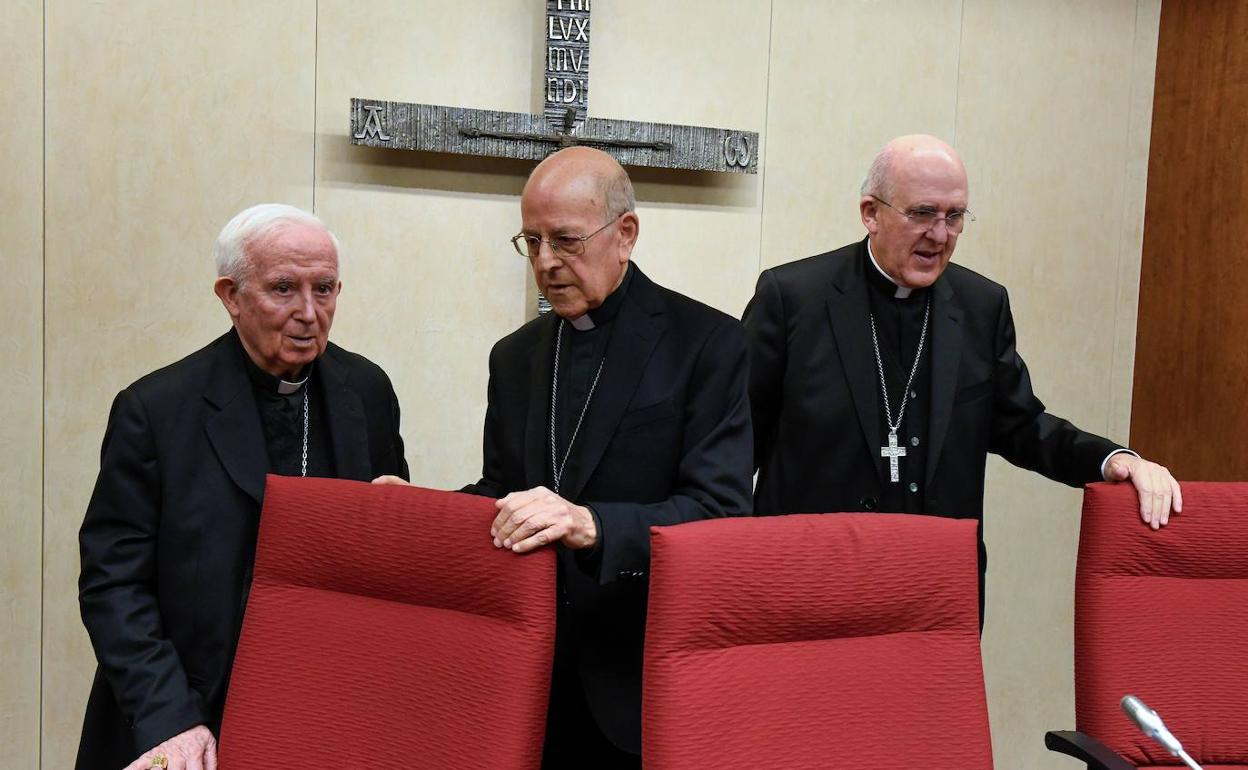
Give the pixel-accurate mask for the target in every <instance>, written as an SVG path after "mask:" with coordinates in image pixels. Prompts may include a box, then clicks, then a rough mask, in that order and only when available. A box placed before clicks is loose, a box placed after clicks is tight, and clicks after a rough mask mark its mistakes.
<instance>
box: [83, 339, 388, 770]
mask: <svg viewBox="0 0 1248 770" xmlns="http://www.w3.org/2000/svg"><path fill="white" fill-rule="evenodd" d="M244 355H246V354H245V353H244V352H243V349H242V345H241V343H240V342H239V340H238V337H237V335H236V334H235V332H234V331H233V330H231V331H229V332H227V333H226V334H225V335H223V336H222V337H220V338H218V339H217V340H215V341H214V342H212V343H211V344H209V345H208V346H207V347H205V348H203V349H202V350H200V351H198V352H196V353H193V354H191V355H190V356H188V357H187V358H184V359H183V360H181V361H179V362H177V363H175V364H173V365H171V366H168V367H165V368H164V369H161V370H159V371H156V372H154V373H152V374H149V375H147V376H146V377H144V378H142V379H140V380H139V381H137V382H135V383H134V384H132V385H131V386H130V387H128V388H126V389H125V390H123V391H121V393H120V394H118V396H117V398H116V400H115V401H114V402H113V408H112V413H111V414H110V415H109V420H108V428H107V430H106V432H105V435H104V444H103V448H102V450H101V453H100V474H99V477H98V478H97V479H96V483H95V491H94V493H93V494H92V496H91V502H90V504H89V505H88V507H87V513H86V517H85V519H84V521H83V524H82V529H81V531H80V533H79V543H80V546H81V553H82V574H81V577H80V579H79V603H80V605H81V609H82V619H83V623H84V624H85V625H86V627H87V631H88V633H89V634H90V636H91V643H92V645H93V646H94V648H95V653H96V657H97V659H98V660H99V663H100V665H99V668H98V670H97V672H96V677H95V683H94V685H93V686H92V689H91V695H90V698H89V700H88V703H87V711H86V717H85V719H84V722H83V732H82V741H81V743H80V744H79V750H78V765H77V766H78V768H79V770H87V769H88V768H90V769H91V770H96V769H97V768H107V769H108V770H115V768H120V767H123V766H125V765H126V764H128V763H129V762H131V761H133V760H134V759H135V758H136V757H138V756H139V754H140V753H141V752H143V751H145V750H147V749H148V748H150V747H151V746H153V745H155V744H157V743H159V742H161V741H163V740H165V739H166V738H169V737H170V736H173V735H176V734H177V733H179V732H182V731H183V730H187V729H189V728H191V727H193V726H195V725H197V724H205V725H207V726H208V727H209V728H210V729H212V731H213V732H214V733H216V732H217V731H218V729H219V726H220V721H221V711H222V708H223V705H224V702H225V691H226V686H227V683H228V681H229V675H230V666H231V663H232V661H233V657H234V649H235V645H236V644H237V640H238V632H239V628H240V626H241V622H242V614H243V608H244V606H245V603H246V595H247V590H248V588H249V585H250V581H251V569H252V564H253V559H254V555H255V546H256V533H257V527H258V525H259V518H260V504H261V498H262V495H263V492H264V476H265V473H266V471H267V470H268V456H267V454H266V450H265V441H264V433H263V428H262V426H261V422H260V414H259V411H258V408H257V405H256V399H255V395H254V393H253V390H252V385H251V381H250V379H249V378H248V376H247V373H246V370H245V368H244V359H243V358H242V356H244ZM318 382H319V384H320V387H321V388H322V394H323V403H324V405H325V413H326V419H327V421H328V423H329V433H330V438H331V442H332V447H333V457H334V463H335V467H336V469H337V473H338V475H339V476H340V477H341V478H348V479H358V480H361V481H366V480H369V479H372V478H374V477H376V476H378V475H380V474H387V473H389V474H397V475H401V476H404V477H406V476H407V464H406V463H405V461H404V459H403V442H402V439H401V438H400V437H399V406H398V400H397V399H396V398H395V394H394V390H393V388H392V387H391V385H390V380H389V379H388V378H387V377H386V375H385V373H384V372H382V370H381V369H380V368H379V367H378V366H377V365H376V364H374V363H372V362H371V361H369V360H367V359H365V358H363V357H362V356H358V355H356V354H354V353H350V352H348V351H346V350H343V349H342V348H340V347H337V346H336V345H334V344H332V343H331V344H330V345H329V347H328V348H327V349H326V351H325V353H324V355H322V356H321V357H320V358H319V359H318V360H317V363H316V376H314V377H313V379H312V383H313V384H316V383H318Z"/></svg>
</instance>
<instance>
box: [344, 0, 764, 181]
mask: <svg viewBox="0 0 1248 770" xmlns="http://www.w3.org/2000/svg"><path fill="white" fill-rule="evenodd" d="M545 3H546V24H545V38H546V79H545V89H544V91H545V93H544V97H543V98H544V102H545V112H544V114H542V115H529V114H526V113H522V112H499V111H495V110H476V109H469V108H464V107H443V106H440V105H436V104H409V103H406V102H387V101H380V100H377V99H352V100H351V143H352V144H358V145H364V146H367V147H389V148H394V149H401V150H420V151H424V152H448V153H456V154H461V155H485V156H490V157H498V158H518V159H521V160H541V159H542V158H545V157H546V156H547V155H549V154H550V153H552V152H554V151H555V150H557V149H559V148H561V147H571V146H573V145H588V146H590V147H597V148H599V149H601V150H604V151H606V152H608V153H610V154H611V155H613V156H614V157H615V159H616V160H618V161H619V162H620V163H621V164H623V165H626V166H650V167H655V168H674V169H688V170H696V171H731V172H738V173H747V174H755V173H758V134H757V133H756V132H753V131H734V130H730V129H722V128H706V127H702V126H677V125H671V124H667V123H641V122H638V121H632V120H605V119H601V118H590V117H587V115H586V112H587V110H588V107H589V11H590V0H545Z"/></svg>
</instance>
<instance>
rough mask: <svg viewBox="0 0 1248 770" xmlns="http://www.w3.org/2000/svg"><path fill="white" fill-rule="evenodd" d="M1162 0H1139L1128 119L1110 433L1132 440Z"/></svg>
mask: <svg viewBox="0 0 1248 770" xmlns="http://www.w3.org/2000/svg"><path fill="white" fill-rule="evenodd" d="M1160 26H1161V0H1139V2H1138V4H1137V12H1136V17H1135V46H1134V50H1133V52H1132V62H1131V67H1132V69H1131V82H1130V84H1129V88H1130V92H1129V93H1130V98H1131V103H1130V106H1129V109H1130V114H1129V117H1128V121H1127V137H1126V166H1125V169H1124V173H1125V178H1124V180H1123V183H1124V185H1125V187H1124V191H1123V210H1122V222H1121V224H1120V227H1121V237H1120V238H1119V243H1118V246H1119V251H1118V301H1117V307H1116V308H1115V311H1116V315H1115V324H1114V363H1113V368H1112V370H1111V373H1110V377H1111V379H1110V384H1109V388H1110V406H1109V420H1108V428H1107V430H1108V435H1110V436H1113V437H1114V438H1116V439H1117V440H1119V441H1126V440H1128V439H1129V433H1130V430H1131V404H1132V382H1133V380H1134V374H1135V332H1136V320H1137V314H1138V311H1139V300H1140V272H1141V270H1142V267H1143V259H1142V255H1143V250H1144V205H1145V198H1146V195H1147V190H1148V158H1149V152H1150V138H1151V136H1152V127H1153V85H1154V79H1155V76H1156V72H1157V38H1158V34H1159V29H1160Z"/></svg>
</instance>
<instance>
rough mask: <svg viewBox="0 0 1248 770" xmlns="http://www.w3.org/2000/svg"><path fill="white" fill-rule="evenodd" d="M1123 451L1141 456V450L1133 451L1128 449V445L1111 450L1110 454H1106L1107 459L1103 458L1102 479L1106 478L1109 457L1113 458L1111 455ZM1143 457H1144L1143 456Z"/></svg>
mask: <svg viewBox="0 0 1248 770" xmlns="http://www.w3.org/2000/svg"><path fill="white" fill-rule="evenodd" d="M1121 452H1126V453H1127V454H1129V455H1135V456H1136V457H1139V456H1140V453H1139V452H1134V451H1132V450H1130V449H1127V448H1126V447H1123V448H1122V449H1115V450H1114V451H1112V452H1110V453H1109V454H1107V455H1105V459H1104V460H1101V479H1102V480H1103V479H1104V478H1105V466H1106V465H1108V464H1109V458H1111V457H1113V456H1114V455H1116V454H1119V453H1121ZM1141 459H1143V458H1141Z"/></svg>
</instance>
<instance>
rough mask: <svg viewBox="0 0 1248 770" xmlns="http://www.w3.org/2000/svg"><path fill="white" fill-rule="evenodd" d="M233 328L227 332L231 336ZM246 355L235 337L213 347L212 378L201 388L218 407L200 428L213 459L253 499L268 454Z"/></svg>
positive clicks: (258, 492) (260, 485)
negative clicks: (245, 359)
mask: <svg viewBox="0 0 1248 770" xmlns="http://www.w3.org/2000/svg"><path fill="white" fill-rule="evenodd" d="M234 335H235V333H234V332H233V331H231V332H229V333H228V334H227V336H228V337H234ZM244 355H246V353H244V352H243V350H242V345H241V343H240V342H239V341H238V339H237V338H236V337H234V339H229V340H225V339H223V340H222V344H219V345H218V346H217V349H216V360H215V361H214V362H213V365H212V378H211V380H210V381H209V383H208V387H207V388H205V389H204V399H205V400H207V401H208V403H210V404H212V405H213V406H214V407H216V408H217V409H218V410H219V411H218V412H217V413H216V414H215V415H213V416H211V417H209V418H208V421H207V423H206V424H205V426H204V429H205V430H206V431H207V433H208V441H209V443H211V444H212V448H213V450H214V451H215V452H216V453H217V459H219V460H220V461H221V465H223V466H224V467H225V470H226V473H228V474H229V475H230V478H231V479H233V480H234V483H235V484H237V485H238V486H239V487H240V488H241V489H242V490H243V491H244V492H246V493H247V494H248V495H250V496H251V497H252V499H254V500H255V501H256V502H257V503H259V502H260V501H261V499H262V498H263V496H264V474H265V472H266V471H267V470H268V467H269V458H268V455H267V454H266V453H265V448H264V430H263V428H261V427H260V412H259V409H258V407H257V406H256V397H255V395H254V394H253V393H252V392H251V382H250V380H248V379H247V371H246V370H245V369H244V368H243V360H242V358H241V356H244Z"/></svg>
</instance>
